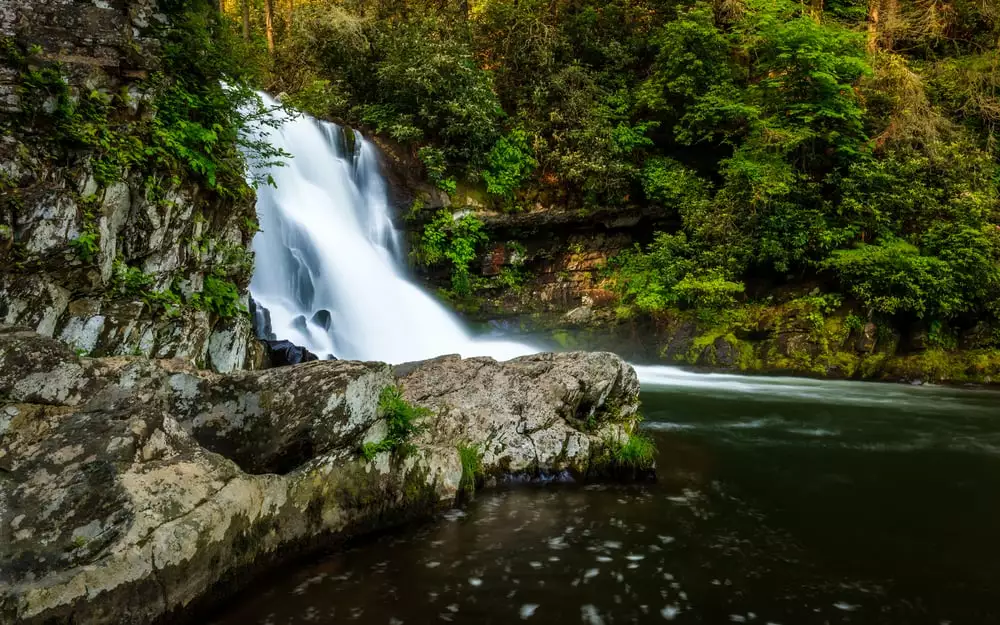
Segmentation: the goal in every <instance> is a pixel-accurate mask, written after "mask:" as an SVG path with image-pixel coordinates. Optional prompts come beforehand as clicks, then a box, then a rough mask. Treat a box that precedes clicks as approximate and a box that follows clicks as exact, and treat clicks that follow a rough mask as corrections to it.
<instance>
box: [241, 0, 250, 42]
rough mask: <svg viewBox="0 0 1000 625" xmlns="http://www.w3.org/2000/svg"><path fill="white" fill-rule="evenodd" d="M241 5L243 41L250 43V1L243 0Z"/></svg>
mask: <svg viewBox="0 0 1000 625" xmlns="http://www.w3.org/2000/svg"><path fill="white" fill-rule="evenodd" d="M240 4H241V6H240V9H241V10H242V11H243V40H244V41H250V0H241V2H240Z"/></svg>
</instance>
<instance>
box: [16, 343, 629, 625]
mask: <svg viewBox="0 0 1000 625" xmlns="http://www.w3.org/2000/svg"><path fill="white" fill-rule="evenodd" d="M393 385H398V386H399V388H401V390H402V393H403V395H404V397H405V398H407V399H408V400H409V401H410V402H412V403H413V404H416V405H418V406H422V407H425V408H427V409H429V410H430V411H431V414H430V416H427V417H425V418H424V422H423V425H424V429H423V430H422V431H421V432H420V433H419V434H418V435H417V436H416V437H415V438H413V439H412V440H411V441H410V444H408V445H406V446H405V448H400V449H398V450H397V451H395V452H386V451H383V452H381V453H379V454H378V455H376V456H374V457H373V458H371V459H366V457H365V456H364V455H363V454H362V453H360V451H361V449H362V446H363V445H364V444H365V443H377V442H378V441H380V440H382V439H383V438H384V437H385V436H386V435H387V431H388V427H387V423H386V415H385V414H383V410H382V409H381V408H380V395H381V393H382V391H383V390H384V389H385V388H386V387H389V386H393ZM637 395H638V382H637V380H636V376H635V373H634V372H633V371H632V369H631V368H630V367H628V366H627V365H626V364H624V363H623V362H622V361H621V360H620V359H618V358H617V357H616V356H614V355H611V354H600V353H599V354H559V355H538V356H529V357H525V358H520V359H516V360H513V361H510V362H508V363H497V362H495V361H492V360H490V359H484V358H477V359H470V360H462V359H460V358H458V357H446V358H441V359H437V360H433V361H428V362H422V363H412V364H408V365H402V366H398V367H396V368H392V367H390V366H388V365H384V364H380V363H357V362H340V361H322V362H311V363H306V364H301V365H296V366H291V367H283V368H279V369H271V370H267V371H256V372H251V371H243V372H236V373H232V374H227V375H222V374H217V373H213V372H209V371H202V370H197V369H194V368H192V367H191V366H190V365H188V364H186V363H184V362H183V361H179V360H171V361H168V360H160V361H157V360H149V359H146V358H142V357H133V356H121V357H113V358H102V359H92V358H80V357H78V356H77V355H76V354H75V353H74V352H73V351H71V350H70V349H69V348H67V347H66V346H65V345H64V344H62V343H60V342H58V341H55V340H53V339H50V338H47V337H43V336H41V335H39V334H37V333H35V332H32V331H31V330H29V329H25V328H12V327H3V326H0V622H5V623H6V622H17V623H27V624H30V623H52V622H72V623H76V624H77V625H87V624H91V623H110V622H114V623H135V624H138V623H151V622H157V621H161V620H163V619H165V618H167V617H168V616H176V615H178V614H184V613H186V612H187V611H188V610H190V609H191V606H192V605H194V604H195V603H197V602H198V601H199V600H204V598H205V597H206V596H209V595H210V594H211V593H212V591H213V589H219V588H221V587H222V586H220V584H222V585H226V584H227V583H229V584H231V583H232V580H234V579H238V578H240V577H239V576H242V575H244V574H245V573H246V572H248V571H252V570H253V569H255V568H256V567H261V566H265V565H267V564H269V563H273V562H275V561H277V560H279V559H281V558H283V557H288V556H289V555H291V554H293V553H296V552H298V551H300V550H302V549H305V548H309V547H314V546H320V545H324V544H330V542H331V541H334V540H337V539H340V538H345V537H349V536H351V535H355V534H357V533H360V532H363V531H365V530H367V529H371V528H375V527H379V526H384V525H385V524H387V523H391V522H393V521H395V520H399V519H402V518H405V517H406V516H407V515H412V514H415V513H418V512H421V511H424V512H426V511H429V510H431V509H433V508H435V507H436V506H439V505H446V504H450V503H451V502H452V501H453V500H454V499H455V497H456V496H457V495H458V494H459V492H460V485H461V484H462V483H463V466H462V462H461V459H460V454H459V451H458V446H459V445H468V446H472V447H475V448H477V449H479V451H480V453H481V456H482V465H483V469H484V471H485V473H486V475H487V476H490V477H493V478H502V477H503V476H506V475H510V474H519V473H523V474H527V475H539V474H552V473H558V472H563V471H570V472H573V473H574V474H576V475H587V474H593V473H594V472H596V471H599V470H600V469H601V468H602V466H603V465H601V464H598V463H604V462H607V460H606V459H607V454H606V451H607V448H608V446H609V445H613V444H620V442H621V441H622V440H623V439H624V438H625V437H627V436H629V434H630V432H631V431H632V429H633V428H634V427H635V425H636V420H637V415H636V411H637V406H638V398H637Z"/></svg>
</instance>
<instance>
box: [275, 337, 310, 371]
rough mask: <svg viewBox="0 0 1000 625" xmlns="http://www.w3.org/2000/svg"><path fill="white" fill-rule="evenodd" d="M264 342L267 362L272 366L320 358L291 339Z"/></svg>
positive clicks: (283, 365)
mask: <svg viewBox="0 0 1000 625" xmlns="http://www.w3.org/2000/svg"><path fill="white" fill-rule="evenodd" d="M262 343H263V344H264V349H265V352H266V354H267V356H266V362H267V364H268V365H269V366H271V367H287V366H289V365H297V364H300V363H303V362H312V361H314V360H319V356H317V355H316V354H314V353H312V352H311V351H309V350H308V349H306V348H305V347H299V346H298V345H296V344H294V343H292V342H291V341H262Z"/></svg>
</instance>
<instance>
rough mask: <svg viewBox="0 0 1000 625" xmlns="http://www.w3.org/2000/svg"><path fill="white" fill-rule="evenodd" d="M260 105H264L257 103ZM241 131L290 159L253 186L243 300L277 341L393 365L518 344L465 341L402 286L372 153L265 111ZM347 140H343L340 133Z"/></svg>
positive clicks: (303, 119)
mask: <svg viewBox="0 0 1000 625" xmlns="http://www.w3.org/2000/svg"><path fill="white" fill-rule="evenodd" d="M262 97H263V98H264V100H265V103H266V104H268V105H269V106H273V105H274V101H273V100H271V99H270V98H268V97H267V96H262ZM274 115H275V116H277V117H278V118H279V121H282V122H283V123H281V124H280V126H278V127H276V128H271V127H263V128H257V129H255V130H253V132H256V133H258V134H259V138H265V139H266V140H267V141H268V142H270V143H271V144H272V145H274V146H275V147H278V148H282V149H284V150H285V151H286V152H288V153H290V154H291V155H292V156H293V158H292V159H291V160H290V161H289V162H288V163H287V164H286V165H285V166H283V167H272V168H270V169H268V170H266V171H263V170H262V171H257V172H255V173H256V174H258V175H261V176H266V175H268V174H270V175H271V176H272V177H273V179H274V182H275V184H276V187H268V186H263V185H262V186H261V188H260V189H259V190H258V199H257V213H258V217H259V220H260V226H261V230H262V231H261V232H259V233H258V234H257V235H256V237H255V238H254V242H253V249H254V252H255V254H256V257H257V267H256V271H255V273H254V276H253V281H252V282H251V284H250V292H251V294H252V296H253V298H254V301H255V302H257V303H258V304H259V305H260V306H261V307H263V308H264V309H266V310H267V314H268V315H269V317H270V328H271V332H272V333H273V334H274V335H275V336H276V337H277V338H280V339H287V340H289V341H291V342H293V343H295V344H296V345H301V346H303V347H306V348H308V349H309V350H310V351H312V352H314V353H316V354H319V355H321V356H326V355H333V356H336V357H338V358H346V359H352V360H381V361H385V362H390V363H401V362H407V361H413V360H421V359H426V358H433V357H435V356H440V355H441V354H461V355H463V356H493V357H494V358H497V359H499V360H506V359H509V358H513V357H516V356H521V355H524V354H530V353H534V352H536V351H538V349H537V348H533V347H531V346H529V345H525V344H521V343H515V342H507V341H486V340H476V339H474V338H473V337H472V336H471V335H470V334H469V333H468V332H467V331H466V329H465V328H464V327H463V326H462V324H461V323H460V322H459V320H458V319H457V318H455V317H454V316H453V315H452V314H451V313H450V312H449V311H448V310H447V309H446V308H444V307H443V306H442V305H441V304H439V303H438V302H437V301H435V300H434V298H432V297H431V296H430V295H428V294H427V293H425V292H423V291H422V290H421V289H419V288H418V287H416V286H415V285H413V284H412V283H411V282H409V281H408V280H407V277H406V275H405V273H404V270H403V264H402V262H401V258H400V256H401V250H400V242H399V233H398V232H397V231H396V229H395V228H394V227H393V224H392V220H391V218H390V214H389V206H388V196H387V190H386V186H385V181H384V179H383V177H382V174H381V172H380V171H379V163H378V153H377V150H376V148H375V147H374V146H373V145H372V144H371V143H370V142H369V141H368V140H366V139H365V138H364V137H363V136H361V135H360V134H359V133H354V135H353V136H354V140H353V141H349V140H348V139H349V137H348V136H347V135H345V132H344V131H343V130H342V129H341V128H340V127H338V126H336V125H335V124H330V123H326V122H320V121H317V120H315V119H312V118H310V117H307V116H304V115H303V116H300V117H297V118H294V119H291V118H289V117H288V116H287V115H286V114H284V113H282V112H281V111H277V112H275V113H274ZM347 132H351V131H350V130H348V131H347Z"/></svg>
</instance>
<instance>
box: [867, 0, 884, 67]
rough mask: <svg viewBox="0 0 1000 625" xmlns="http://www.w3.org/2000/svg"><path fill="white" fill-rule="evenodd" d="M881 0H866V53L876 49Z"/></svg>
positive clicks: (873, 51) (872, 52) (871, 52)
mask: <svg viewBox="0 0 1000 625" xmlns="http://www.w3.org/2000/svg"><path fill="white" fill-rule="evenodd" d="M881 10H882V0H868V53H869V54H874V53H875V51H876V50H878V31H879V20H880V19H881Z"/></svg>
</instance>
